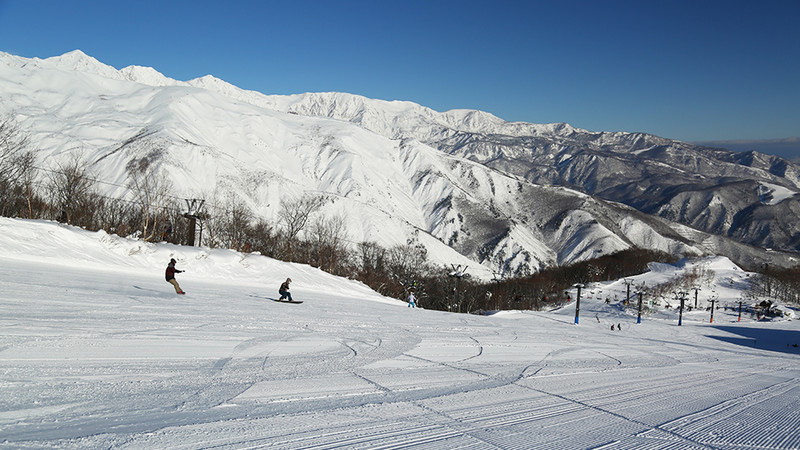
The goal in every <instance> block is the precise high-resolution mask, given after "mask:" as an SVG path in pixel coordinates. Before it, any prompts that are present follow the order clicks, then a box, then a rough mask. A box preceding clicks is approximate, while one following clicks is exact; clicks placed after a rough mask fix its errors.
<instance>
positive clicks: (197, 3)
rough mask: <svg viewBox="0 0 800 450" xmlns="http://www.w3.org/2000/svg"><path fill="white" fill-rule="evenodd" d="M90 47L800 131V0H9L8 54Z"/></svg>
mask: <svg viewBox="0 0 800 450" xmlns="http://www.w3.org/2000/svg"><path fill="white" fill-rule="evenodd" d="M75 49H80V50H82V51H83V52H85V53H86V54H88V55H90V56H93V57H95V58H97V59H98V60H99V61H101V62H103V63H106V64H109V65H111V66H114V67H116V68H118V69H119V68H122V67H125V66H128V65H133V64H135V65H141V66H150V67H153V68H155V69H156V70H158V71H159V72H161V73H163V74H165V75H167V76H169V77H172V78H176V79H179V80H189V79H191V78H196V77H200V76H203V75H206V74H211V75H214V76H216V77H218V78H221V79H223V80H225V81H228V82H230V83H232V84H235V85H237V86H239V87H242V88H245V89H252V90H257V91H260V92H263V93H265V94H294V93H302V92H323V91H340V92H349V93H353V94H359V95H364V96H367V97H371V98H379V99H385V100H409V101H413V102H416V103H419V104H422V105H424V106H428V107H430V108H433V109H435V110H437V111H445V110H448V109H453V108H470V109H480V110H484V111H488V112H491V113H493V114H495V115H497V116H499V117H501V118H503V119H506V120H520V121H526V122H534V123H549V122H567V123H570V124H572V125H574V126H577V127H580V128H585V129H589V130H592V131H643V132H648V133H653V134H656V135H659V136H663V137H669V138H674V139H680V140H684V141H693V142H694V141H715V140H753V139H756V140H757V139H780V138H788V137H793V136H800V0H784V1H775V0H761V1H739V0H728V1H716V0H715V1H704V0H689V1H670V0H658V1H650V0H632V1H618V0H594V1H568V0H567V1H560V0H549V1H541V2H540V1H503V0H484V1H472V0H459V1H441V0H440V1H437V0H422V1H419V0H393V1H388V0H387V1H384V0H372V1H348V0H339V1H336V0H328V1H305V0H292V1H289V0H286V1H269V0H263V1H255V0H254V1H237V0H227V1H203V0H193V1H169V0H158V1H151V0H135V1H133V0H125V1H114V0H106V1H88V0H72V1H64V0H50V1H48V0H0V51H4V52H8V53H12V54H15V55H19V56H25V57H39V58H46V57H50V56H55V55H60V54H62V53H65V52H68V51H71V50H75ZM0 95H2V93H0Z"/></svg>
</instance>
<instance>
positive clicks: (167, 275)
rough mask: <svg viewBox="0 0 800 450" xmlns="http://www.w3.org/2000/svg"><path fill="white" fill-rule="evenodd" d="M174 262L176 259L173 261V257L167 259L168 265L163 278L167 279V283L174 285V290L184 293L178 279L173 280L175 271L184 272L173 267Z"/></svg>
mask: <svg viewBox="0 0 800 450" xmlns="http://www.w3.org/2000/svg"><path fill="white" fill-rule="evenodd" d="M176 262H177V261H175V258H172V259H170V260H169V265H167V271H166V273H164V278H166V279H167V283H169V284H171V285H172V286H174V287H175V292H177V293H178V294H185V293H186V292H183V289H181V287H180V285H179V284H178V281H177V280H175V274H176V273H183V272H184V271H183V270H178V269H176V268H175V263H176Z"/></svg>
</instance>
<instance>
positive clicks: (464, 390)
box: [0, 218, 800, 450]
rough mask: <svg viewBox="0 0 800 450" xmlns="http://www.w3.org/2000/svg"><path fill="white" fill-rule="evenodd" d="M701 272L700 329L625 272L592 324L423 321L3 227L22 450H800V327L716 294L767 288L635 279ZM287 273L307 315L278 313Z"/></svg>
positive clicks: (134, 245) (416, 313) (591, 300)
mask: <svg viewBox="0 0 800 450" xmlns="http://www.w3.org/2000/svg"><path fill="white" fill-rule="evenodd" d="M173 256H174V257H176V258H177V259H178V260H179V263H178V268H180V269H185V270H186V272H185V273H180V274H178V279H179V281H180V283H181V284H182V287H183V288H184V289H186V290H187V291H188V294H187V295H185V296H179V295H176V294H175V293H174V291H172V288H171V286H170V285H168V284H167V283H166V282H165V281H164V278H163V271H164V267H165V266H166V263H167V261H168V258H170V257H173ZM697 266H706V267H707V268H708V269H710V270H712V271H713V274H714V276H713V277H710V278H707V279H706V281H704V284H703V286H702V288H703V290H702V291H701V293H700V308H698V309H697V310H695V311H692V312H687V313H686V314H685V315H684V317H683V325H682V326H680V327H678V326H677V317H676V316H677V313H676V312H675V311H674V309H667V308H666V307H664V306H663V305H662V307H659V309H658V310H657V311H654V312H653V313H652V314H648V315H646V316H645V317H644V318H643V321H642V323H641V324H637V323H636V315H635V312H632V311H630V310H628V309H625V308H623V307H621V305H620V300H621V299H623V298H624V295H625V294H624V293H625V287H626V286H625V285H624V283H623V281H622V280H620V281H618V282H614V283H603V284H598V285H593V286H591V287H588V288H587V289H586V291H584V293H583V297H582V301H581V320H580V324H579V325H575V324H574V321H573V317H574V314H575V309H574V305H568V306H567V307H565V308H563V309H560V310H557V311H552V312H534V311H507V312H501V313H496V314H494V315H491V316H477V315H471V314H453V313H444V312H439V311H430V310H425V309H411V308H408V307H406V305H405V303H404V302H401V301H398V300H392V299H387V298H385V297H382V296H380V295H378V294H376V293H375V292H373V291H370V290H369V289H367V288H366V287H364V286H363V285H361V284H359V283H357V282H354V281H351V280H345V279H339V278H336V277H333V276H330V275H328V274H325V273H324V272H321V271H319V270H316V269H313V268H311V267H308V266H303V265H298V264H291V263H284V262H280V261H275V260H271V259H269V258H266V257H262V256H258V255H253V254H243V253H238V252H232V251H228V250H209V249H205V248H195V247H179V246H174V245H169V244H150V243H143V242H141V241H137V240H132V239H124V238H119V237H117V236H113V235H108V234H106V233H103V232H97V233H89V232H86V231H83V230H79V229H76V228H74V227H68V226H63V225H59V224H57V223H54V222H46V221H29V220H20V219H7V218H0V312H2V314H0V374H2V377H0V392H1V393H2V395H0V436H2V438H0V448H3V449H5V448H8V449H12V448H14V449H16V448H112V447H113V448H198V449H199V448H211V447H222V448H257V447H269V448H277V449H297V448H541V449H553V448H598V447H603V446H604V447H609V448H753V449H754V448H771V449H778V450H784V449H786V450H788V449H794V448H798V446H800V431H798V428H797V427H796V426H795V425H796V422H797V406H798V398H800V369H798V368H799V367H800V365H798V361H799V360H800V351H798V347H797V345H799V344H800V342H798V336H800V330H799V329H798V325H799V324H800V322H798V321H796V320H792V321H787V320H780V321H777V320H776V321H770V322H763V321H756V320H755V318H754V317H752V316H751V315H750V314H749V313H745V314H744V315H743V318H742V321H741V322H738V321H737V314H736V312H734V311H732V310H730V309H727V310H722V309H721V310H718V311H717V314H716V315H715V322H714V324H709V323H708V319H709V317H708V312H706V311H705V310H704V308H703V307H702V306H704V305H705V303H706V302H707V300H708V296H709V294H712V293H713V292H716V293H717V294H718V297H717V300H718V304H723V305H735V304H736V302H737V301H738V299H739V298H740V297H741V295H742V291H741V289H742V288H743V287H745V286H746V279H747V275H748V274H747V273H746V272H744V271H742V270H741V269H739V268H738V267H736V266H735V265H733V264H732V263H730V261H728V260H726V259H724V258H710V259H704V260H697V261H684V262H683V263H681V264H678V265H674V266H673V265H664V264H660V265H653V266H652V267H651V269H652V270H651V271H650V272H648V273H646V274H642V275H640V276H637V277H636V278H635V280H634V281H635V283H636V284H637V285H638V284H640V283H641V282H645V283H646V284H647V285H648V286H652V285H655V284H657V283H658V282H662V281H665V280H668V279H670V278H672V277H674V276H675V275H679V274H680V273H682V272H685V271H690V270H692V269H693V267H697ZM287 276H290V277H291V278H292V279H293V281H294V282H293V283H292V291H293V292H294V295H295V297H297V298H301V299H303V300H304V303H303V304H301V305H286V304H278V303H275V302H272V301H269V300H266V298H265V297H269V296H274V295H275V290H276V288H277V283H279V282H280V281H282V279H284V278H285V277H287ZM605 298H610V299H611V302H610V304H606V303H605V301H604V300H605ZM423 306H424V305H423ZM612 326H613V328H614V329H613V330H610V328H611V327H612ZM587 430H591V432H587Z"/></svg>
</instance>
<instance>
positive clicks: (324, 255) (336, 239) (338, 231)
mask: <svg viewBox="0 0 800 450" xmlns="http://www.w3.org/2000/svg"><path fill="white" fill-rule="evenodd" d="M309 231H310V232H309V235H310V241H311V244H312V248H313V252H314V254H315V255H314V256H315V259H316V260H317V264H318V265H319V267H320V268H321V269H322V270H325V271H327V272H330V273H336V272H337V271H338V270H339V269H340V268H341V267H342V266H343V264H344V263H345V260H346V259H347V255H346V254H347V248H346V239H347V230H346V227H345V220H344V218H343V217H342V216H333V217H320V218H318V219H317V220H316V221H314V222H313V223H312V224H311V226H310V230H309Z"/></svg>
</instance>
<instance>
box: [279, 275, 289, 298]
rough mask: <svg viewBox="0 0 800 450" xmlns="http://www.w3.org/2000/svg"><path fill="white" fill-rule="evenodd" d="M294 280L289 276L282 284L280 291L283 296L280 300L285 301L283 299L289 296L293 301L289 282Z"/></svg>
mask: <svg viewBox="0 0 800 450" xmlns="http://www.w3.org/2000/svg"><path fill="white" fill-rule="evenodd" d="M291 282H292V279H291V278H287V279H286V281H284V282H283V284H281V287H280V288H279V289H278V293H279V294H281V298H279V299H278V300H281V301H283V299H286V298H288V299H289V301H292V293H291V292H289V283H291Z"/></svg>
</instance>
